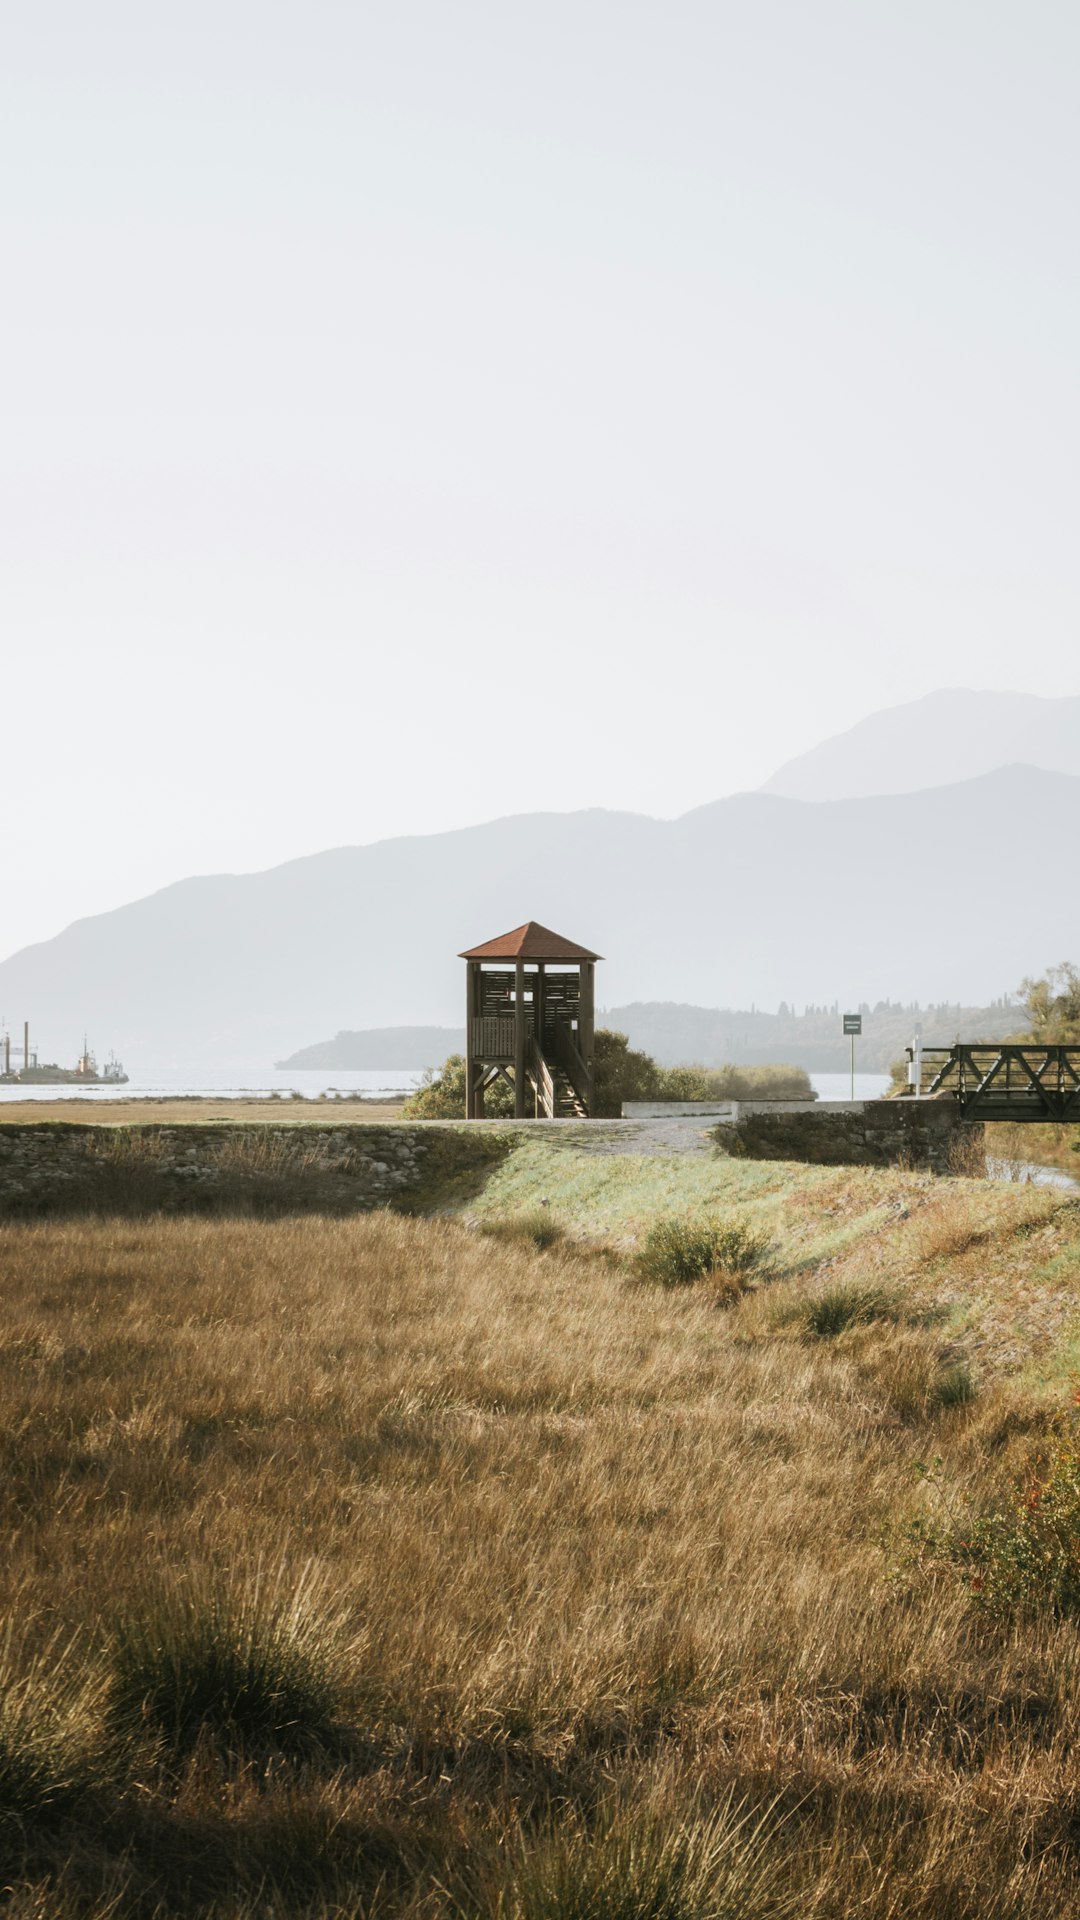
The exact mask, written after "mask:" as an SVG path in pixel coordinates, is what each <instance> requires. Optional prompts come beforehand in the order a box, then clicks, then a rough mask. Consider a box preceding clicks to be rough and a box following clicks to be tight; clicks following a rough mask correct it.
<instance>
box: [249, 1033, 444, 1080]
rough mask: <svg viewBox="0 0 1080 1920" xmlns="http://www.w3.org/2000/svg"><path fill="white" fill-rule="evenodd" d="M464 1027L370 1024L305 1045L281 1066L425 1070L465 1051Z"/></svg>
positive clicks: (281, 1061) (279, 1063)
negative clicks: (310, 1045)
mask: <svg viewBox="0 0 1080 1920" xmlns="http://www.w3.org/2000/svg"><path fill="white" fill-rule="evenodd" d="M464 1051H465V1029H464V1027H369V1028H367V1029H366V1030H365V1031H364V1032H363V1033H348V1032H345V1033H337V1034H335V1035H334V1038H333V1039H332V1040H320V1041H318V1042H317V1043H316V1044H315V1046H313V1047H301V1048H300V1049H299V1051H298V1052H296V1053H291V1054H290V1055H289V1057H288V1059H287V1060H275V1062H274V1065H275V1066H277V1067H282V1068H285V1067H327V1068H330V1069H333V1068H335V1067H343V1068H347V1069H350V1070H354V1069H355V1070H362V1069H364V1068H369V1069H373V1070H378V1069H380V1068H384V1067H385V1068H390V1069H393V1068H394V1067H400V1068H402V1069H403V1070H408V1071H409V1072H422V1071H423V1069H424V1068H425V1067H439V1066H441V1065H442V1063H443V1061H444V1060H445V1059H446V1057H447V1055H448V1054H451V1053H464Z"/></svg>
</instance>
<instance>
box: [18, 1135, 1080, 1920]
mask: <svg viewBox="0 0 1080 1920" xmlns="http://www.w3.org/2000/svg"><path fill="white" fill-rule="evenodd" d="M530 1156H531V1157H530ZM553 1158H554V1156H551V1155H549V1157H548V1159H547V1160H546V1162H545V1161H544V1159H543V1157H542V1156H540V1155H539V1151H538V1149H534V1148H527V1147H523V1148H522V1149H520V1150H519V1151H518V1152H517V1153H516V1154H513V1155H511V1156H510V1158H509V1159H508V1160H507V1161H505V1162H503V1163H502V1165H501V1166H500V1167H499V1168H498V1169H497V1170H496V1171H495V1173H494V1174H493V1177H492V1181H491V1182H490V1183H489V1187H488V1190H487V1191H486V1193H485V1195H484V1196H483V1198H482V1200H481V1202H479V1203H476V1204H473V1207H472V1212H471V1214H470V1216H469V1223H468V1224H463V1223H462V1222H461V1221H459V1220H455V1219H427V1220H423V1219H416V1220H414V1219H407V1218H402V1217H397V1216H395V1215H393V1214H390V1213H380V1214H376V1215H368V1216H363V1217H357V1218H353V1219H347V1220H341V1219H336V1220H327V1219H323V1218H320V1217H311V1216H307V1217H304V1218H297V1219H283V1220H275V1221H258V1220H251V1219H236V1220H230V1219H215V1220H199V1219H191V1218H182V1219H175V1218H172V1219H167V1220H166V1219H161V1218H158V1219H148V1220H145V1221H137V1220H131V1219H126V1220H123V1221H110V1220H100V1219H94V1220H81V1221H66V1222H45V1223H40V1224H19V1225H14V1226H8V1227H6V1228H5V1229H4V1230H3V1234H2V1237H0V1276H2V1287H0V1447H2V1450H3V1474H2V1479H0V1499H2V1502H3V1515H2V1524H3V1542H4V1552H3V1556H2V1559H0V1590H2V1595H3V1602H4V1620H5V1623H6V1624H5V1627H4V1637H3V1640H2V1643H0V1886H3V1887H5V1888H7V1889H8V1893H7V1896H6V1899H7V1907H6V1910H7V1912H8V1913H10V1914H11V1915H13V1916H16V1917H17V1920H30V1916H34V1917H35V1920H46V1916H52V1915H57V1916H64V1917H65V1920H75V1916H79V1917H80V1920H82V1917H84V1916H86V1917H89V1916H93V1920H106V1917H107V1916H116V1917H117V1920H127V1917H128V1916H139V1920H143V1917H144V1916H145V1920H150V1917H151V1916H158V1917H159V1920H165V1916H178V1917H179V1916H183V1920H187V1916H195V1915H200V1916H202V1915H210V1916H218V1917H219V1920H241V1916H243V1917H244V1920H256V1916H261V1917H263V1920H277V1917H279V1916H280V1917H282V1920H283V1917H284V1916H286V1915H294V1914H297V1915H310V1916H312V1917H313V1920H314V1916H319V1920H329V1917H330V1916H332V1915H338V1916H351V1915H371V1916H378V1915H386V1916H398V1915H409V1916H415V1917H417V1920H418V1917H419V1916H431V1917H432V1920H436V1917H438V1920H466V1916H467V1917H468V1920H496V1917H499V1920H708V1917H709V1916H713V1917H715V1920H766V1917H768V1920H783V1917H784V1916H790V1917H791V1920H796V1917H798V1920H834V1917H836V1916H846V1915H852V1916H855V1915H858V1916H866V1920H1029V1917H1032V1916H1034V1917H1035V1920H1043V1916H1061V1920H1065V1916H1074V1915H1075V1914H1076V1913H1077V1912H1078V1911H1080V1740H1078V1736H1080V1693H1078V1687H1077V1681H1078V1678H1080V1642H1078V1639H1077V1627H1076V1612H1077V1608H1076V1600H1075V1593H1074V1589H1073V1587H1070V1585H1069V1579H1068V1575H1069V1568H1070V1565H1072V1562H1070V1561H1069V1554H1070V1552H1071V1554H1072V1556H1073V1562H1077V1563H1078V1565H1080V1559H1078V1555H1077V1546H1078V1538H1080V1522H1078V1520H1077V1514H1080V1496H1078V1504H1077V1508H1076V1512H1075V1513H1072V1515H1071V1518H1070V1512H1071V1510H1069V1511H1066V1508H1067V1501H1066V1499H1065V1494H1064V1493H1063V1492H1062V1490H1061V1489H1062V1487H1063V1486H1064V1484H1065V1479H1067V1470H1068V1467H1069V1462H1070V1461H1072V1460H1073V1459H1074V1457H1075V1453H1074V1449H1073V1437H1072V1424H1071V1422H1072V1410H1073V1408H1074V1405H1075V1395H1076V1391H1077V1381H1078V1376H1080V1354H1078V1352H1077V1348H1076V1339H1077V1330H1078V1321H1077V1303H1078V1298H1080V1207H1078V1206H1077V1203H1076V1201H1075V1200H1074V1199H1071V1198H1070V1197H1069V1196H1067V1195H1064V1194H1053V1193H1049V1194H1048V1193H1042V1192H1035V1191H1032V1190H1030V1189H1020V1188H1010V1187H1003V1188H994V1189H991V1188H989V1187H987V1186H986V1185H985V1184H983V1183H976V1182H967V1181H954V1182H937V1181H934V1180H932V1179H930V1178H929V1177H927V1176H922V1175H913V1174H901V1173H896V1174H893V1173H876V1172H869V1171H865V1170H862V1171H858V1170H852V1171H842V1170H837V1169H814V1168H804V1167H800V1168H791V1167H778V1166H776V1165H775V1164H772V1165H770V1166H768V1167H754V1166H752V1165H748V1164H747V1163H732V1162H728V1163H717V1162H713V1161H709V1160H703V1161H700V1162H697V1161H689V1160H688V1161H687V1162H686V1164H685V1165H683V1166H681V1167H673V1166H672V1165H671V1164H670V1163H669V1162H667V1161H665V1160H662V1159H654V1160H651V1161H648V1162H644V1161H636V1160H634V1159H632V1158H627V1159H626V1160H624V1161H620V1160H616V1159H610V1160H606V1161H601V1160H598V1159H597V1158H596V1157H595V1156H591V1155H589V1154H588V1153H586V1152H576V1151H574V1150H571V1149H567V1150H565V1151H564V1152H563V1154H562V1156H561V1158H559V1160H558V1165H557V1168H555V1170H554V1173H553V1167H552V1160H553ZM545 1199H546V1200H548V1201H549V1205H548V1207H547V1208H542V1207H541V1205H540V1203H541V1201H543V1200H545ZM657 1218H661V1219H666V1220H668V1221H669V1222H670V1221H676V1222H678V1221H680V1220H682V1219H684V1218H685V1219H687V1220H691V1221H693V1220H695V1219H701V1220H704V1219H706V1218H709V1219H713V1220H715V1219H717V1218H720V1219H721V1220H722V1221H727V1222H728V1223H729V1224H731V1223H734V1224H737V1225H739V1227H740V1228H744V1229H745V1235H744V1240H743V1241H738V1242H737V1240H736V1239H732V1240H731V1241H730V1244H731V1245H732V1246H734V1245H736V1244H739V1245H742V1244H744V1243H745V1244H747V1245H749V1244H751V1243H752V1246H753V1248H754V1249H756V1259H755V1261H754V1262H753V1264H751V1265H750V1266H748V1267H746V1268H745V1270H740V1271H739V1272H738V1273H737V1274H732V1273H725V1272H716V1273H712V1274H709V1275H707V1276H705V1277H704V1278H702V1279H701V1280H700V1281H698V1282H697V1283H696V1284H688V1285H681V1286H665V1285H662V1284H659V1283H658V1282H657V1281H655V1280H649V1279H647V1278H645V1277H644V1276H643V1273H642V1271H641V1269H640V1266H639V1264H638V1262H637V1261H636V1260H635V1244H637V1245H638V1246H640V1243H641V1241H642V1238H643V1236H644V1235H645V1234H646V1232H647V1230H648V1227H649V1224H650V1222H653V1223H655V1220H656V1219H657ZM746 1236H749V1238H747V1237H746ZM538 1240H547V1241H548V1242H549V1243H550V1244H548V1246H547V1249H546V1250H545V1251H539V1250H538V1248H537V1245H536V1242H537V1241H538ZM724 1244H728V1242H726V1241H725V1242H724ZM748 1258H749V1256H748ZM1048 1462H1049V1463H1050V1465H1048V1464H1047V1463H1048ZM1063 1463H1064V1464H1063ZM1051 1473H1053V1475H1055V1476H1056V1478H1054V1479H1053V1483H1052V1485H1051V1483H1050V1481H1049V1479H1048V1475H1050V1474H1051ZM1063 1475H1064V1478H1063ZM1044 1488H1045V1489H1046V1491H1045V1497H1044V1498H1043V1500H1042V1505H1041V1506H1040V1493H1041V1490H1042V1489H1044ZM1054 1502H1056V1503H1057V1504H1056V1505H1055V1504H1054ZM1047 1515H1049V1516H1050V1518H1051V1520H1053V1519H1055V1517H1056V1520H1057V1521H1058V1522H1060V1524H1058V1525H1057V1532H1056V1534H1055V1533H1054V1532H1053V1527H1051V1530H1050V1532H1049V1533H1047V1531H1046V1525H1045V1524H1044V1519H1045V1516H1047ZM1063 1515H1064V1518H1062V1516H1063ZM995 1516H996V1517H995ZM1039 1525H1042V1532H1040V1531H1039V1530H1038V1527H1039ZM980 1526H981V1527H983V1532H982V1533H980V1532H979V1527H980ZM995 1528H996V1529H997V1531H996V1532H995V1531H994V1529H995ZM1070 1528H1071V1529H1072V1531H1071V1532H1070ZM987 1529H988V1531H987ZM1055 1541H1056V1542H1057V1548H1056V1549H1055V1547H1054V1542H1055ZM980 1542H981V1543H982V1544H981V1545H980ZM1058 1549H1060V1551H1058V1557H1057V1559H1054V1560H1053V1568H1052V1571H1053V1575H1054V1577H1053V1579H1051V1578H1050V1577H1049V1574H1048V1572H1047V1569H1048V1568H1050V1561H1051V1559H1052V1558H1053V1552H1054V1551H1057V1550H1058ZM1009 1554H1012V1555H1013V1559H1012V1560H1009V1559H1008V1555H1009ZM1024 1554H1027V1556H1028V1557H1027V1559H1026V1560H1025V1559H1024V1557H1023V1556H1024ZM1040 1554H1041V1555H1042V1556H1043V1559H1042V1560H1040V1558H1039V1556H1040ZM1047 1555H1049V1556H1050V1558H1047ZM980 1556H981V1557H980ZM995 1556H996V1557H995ZM1063 1556H1064V1557H1063ZM1044 1562H1045V1564H1044ZM1003 1568H1004V1569H1005V1572H1004V1573H1003V1572H1002V1569H1003ZM1016 1569H1019V1572H1017V1571H1016ZM1006 1573H1007V1574H1009V1578H1006V1577H1005V1574H1006ZM1014 1574H1015V1577H1013V1575H1014Z"/></svg>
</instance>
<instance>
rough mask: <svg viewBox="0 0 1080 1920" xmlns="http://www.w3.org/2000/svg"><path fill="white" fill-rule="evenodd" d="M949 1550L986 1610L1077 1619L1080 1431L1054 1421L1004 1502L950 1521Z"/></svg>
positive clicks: (1079, 1598) (1079, 1596)
mask: <svg viewBox="0 0 1080 1920" xmlns="http://www.w3.org/2000/svg"><path fill="white" fill-rule="evenodd" d="M949 1550H950V1557H951V1558H952V1559H954V1560H955V1561H957V1562H959V1563H960V1564H961V1565H963V1566H964V1567H965V1568H967V1569H968V1570H969V1572H970V1577H971V1588H972V1591H973V1592H974V1593H976V1594H977V1595H978V1596H979V1598H980V1600H981V1602H982V1603H983V1605H984V1606H986V1607H987V1608H988V1609H989V1610H990V1611H991V1612H993V1613H996V1614H999V1615H1008V1614H1013V1613H1018V1612H1040V1611H1046V1612H1050V1613H1053V1614H1057V1615H1059V1616H1062V1617H1064V1618H1067V1619H1071V1620H1078V1619H1080V1434H1077V1433H1076V1432H1075V1431H1074V1430H1073V1429H1072V1427H1071V1425H1067V1424H1066V1423H1065V1422H1063V1421H1062V1422H1059V1423H1058V1425H1057V1426H1056V1427H1055V1429H1054V1432H1053V1437H1052V1441H1051V1445H1050V1447H1049V1449H1048V1451H1047V1452H1046V1453H1045V1454H1044V1455H1041V1456H1040V1458H1039V1460H1038V1461H1037V1462H1036V1468H1035V1472H1034V1473H1033V1474H1032V1475H1031V1477H1030V1478H1029V1479H1028V1480H1027V1482H1026V1483H1025V1484H1023V1485H1022V1486H1020V1487H1019V1488H1018V1489H1017V1491H1016V1494H1015V1495H1014V1497H1013V1499H1012V1501H1011V1502H1010V1504H1009V1505H1008V1506H1007V1507H1004V1508H1002V1509H999V1510H997V1511H992V1512H989V1513H983V1514H981V1515H979V1516H978V1517H977V1518H975V1519H974V1520H973V1521H972V1522H971V1523H970V1524H969V1525H967V1526H963V1525H961V1526H958V1527H956V1528H955V1529H954V1532H953V1535H952V1538H951V1540H950V1542H949Z"/></svg>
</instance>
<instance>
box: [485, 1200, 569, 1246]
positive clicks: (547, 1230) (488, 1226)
mask: <svg viewBox="0 0 1080 1920" xmlns="http://www.w3.org/2000/svg"><path fill="white" fill-rule="evenodd" d="M480 1231H481V1233H482V1234H485V1235H486V1237H487V1238H488V1239H489V1240H499V1241H502V1242H503V1244H504V1245H508V1246H514V1245H515V1244H516V1245H519V1246H528V1247H534V1248H535V1249H536V1251H537V1253H547V1251H548V1249H549V1248H550V1247H554V1246H557V1245H558V1243H559V1241H560V1240H561V1239H562V1238H563V1229H562V1227H561V1226H560V1225H559V1222H558V1221H557V1220H556V1219H555V1218H554V1216H553V1215H552V1214H551V1213H549V1212H548V1210H547V1208H546V1207H536V1208H535V1209H534V1210H533V1211H532V1212H530V1213H517V1214H510V1215H508V1216H506V1217H504V1218H501V1219H495V1220H483V1221H481V1223H480Z"/></svg>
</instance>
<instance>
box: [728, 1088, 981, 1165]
mask: <svg viewBox="0 0 1080 1920" xmlns="http://www.w3.org/2000/svg"><path fill="white" fill-rule="evenodd" d="M779 1106H780V1103H776V1104H772V1103H770V1104H768V1105H766V1104H765V1103H764V1102H756V1103H750V1102H741V1103H739V1104H738V1106H737V1108H736V1111H735V1114H734V1116H733V1118H732V1119H731V1120H730V1121H728V1122H726V1123H722V1124H721V1126H719V1127H718V1128H717V1130H716V1131H717V1138H718V1139H719V1140H720V1142H721V1144H722V1145H723V1146H724V1147H725V1148H726V1150H727V1151H728V1152H729V1153H732V1154H736V1155H740V1156H743V1157H745V1158H747V1159H751V1160H801V1161H807V1162H810V1163H811V1164H813V1165H818V1166H870V1167H887V1166H897V1165H901V1166H911V1167H926V1168H929V1169H930V1170H931V1171H932V1172H934V1173H966V1174H972V1173H976V1174H977V1173H981V1172H984V1171H985V1155H984V1147H983V1130H982V1127H981V1126H979V1125H977V1124H973V1123H971V1122H965V1121H964V1120H963V1119H962V1118H961V1116H960V1114H959V1112H958V1111H957V1108H956V1106H955V1104H954V1102H953V1101H951V1100H818V1101H816V1102H815V1103H814V1104H813V1105H810V1104H809V1103H808V1102H806V1103H803V1104H801V1105H800V1104H796V1103H794V1102H791V1103H786V1102H785V1103H784V1104H783V1110H779Z"/></svg>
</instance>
